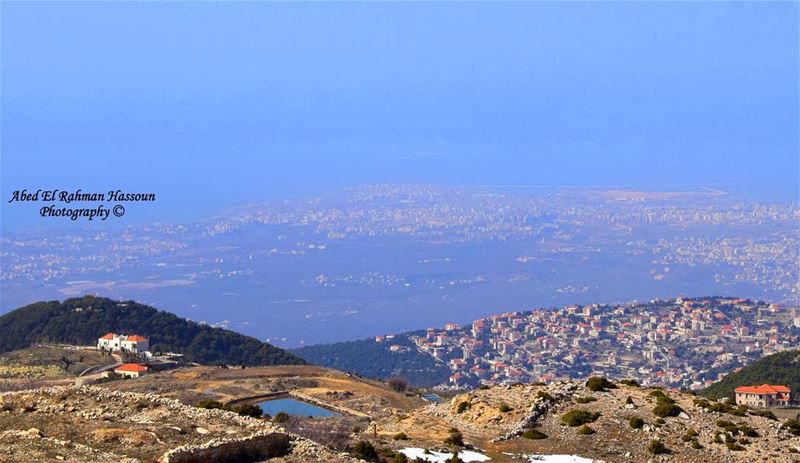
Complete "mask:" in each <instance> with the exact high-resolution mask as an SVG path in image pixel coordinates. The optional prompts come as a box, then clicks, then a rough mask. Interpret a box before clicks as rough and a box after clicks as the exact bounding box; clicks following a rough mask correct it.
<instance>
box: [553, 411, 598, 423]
mask: <svg viewBox="0 0 800 463" xmlns="http://www.w3.org/2000/svg"><path fill="white" fill-rule="evenodd" d="M598 418H600V413H599V412H590V411H588V410H580V409H576V410H570V411H568V412H567V413H564V414H563V415H561V422H562V423H564V424H566V425H567V426H572V427H575V426H581V425H584V424H588V423H594V422H595V421H597V419H598Z"/></svg>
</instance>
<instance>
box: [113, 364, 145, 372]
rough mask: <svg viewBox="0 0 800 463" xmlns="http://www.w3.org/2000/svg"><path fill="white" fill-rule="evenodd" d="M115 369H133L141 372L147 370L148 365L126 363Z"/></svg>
mask: <svg viewBox="0 0 800 463" xmlns="http://www.w3.org/2000/svg"><path fill="white" fill-rule="evenodd" d="M114 371H133V372H137V373H141V372H143V371H147V367H146V366H144V365H137V364H135V363H124V364H122V365H120V366H118V367H117V368H114Z"/></svg>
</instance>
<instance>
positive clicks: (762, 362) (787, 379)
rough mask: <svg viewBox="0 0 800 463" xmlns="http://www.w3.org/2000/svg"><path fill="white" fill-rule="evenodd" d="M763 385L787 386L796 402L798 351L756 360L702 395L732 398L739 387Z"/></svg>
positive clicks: (799, 374) (799, 366)
mask: <svg viewBox="0 0 800 463" xmlns="http://www.w3.org/2000/svg"><path fill="white" fill-rule="evenodd" d="M764 383H769V384H782V385H785V386H789V388H791V390H792V397H793V398H794V399H795V400H797V398H798V396H800V394H799V393H800V350H790V351H786V352H780V353H777V354H773V355H768V356H766V357H764V358H761V359H759V360H756V361H755V362H753V363H751V364H750V365H747V366H746V367H744V368H742V369H741V370H739V371H737V372H734V373H731V374H729V375H727V376H725V377H724V378H722V380H720V381H717V382H716V383H714V384H712V385H711V386H709V387H708V388H706V389H705V390H704V391H703V395H705V396H707V397H713V398H720V397H730V398H733V397H734V392H733V391H734V390H735V389H736V388H737V387H739V386H755V385H759V384H764Z"/></svg>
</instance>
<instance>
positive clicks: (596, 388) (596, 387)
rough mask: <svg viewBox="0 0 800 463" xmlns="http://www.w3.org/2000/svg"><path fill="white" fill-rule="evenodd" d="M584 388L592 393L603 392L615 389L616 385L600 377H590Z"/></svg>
mask: <svg viewBox="0 0 800 463" xmlns="http://www.w3.org/2000/svg"><path fill="white" fill-rule="evenodd" d="M586 387H587V388H588V389H589V390H590V391H593V392H604V391H607V390H609V389H616V388H617V385H616V384H614V383H612V382H611V381H609V380H607V379H606V378H604V377H602V376H592V377H591V378H589V379H588V380H587V381H586Z"/></svg>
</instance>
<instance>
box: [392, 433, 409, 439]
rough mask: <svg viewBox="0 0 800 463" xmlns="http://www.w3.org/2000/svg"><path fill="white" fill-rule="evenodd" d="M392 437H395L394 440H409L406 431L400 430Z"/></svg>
mask: <svg viewBox="0 0 800 463" xmlns="http://www.w3.org/2000/svg"><path fill="white" fill-rule="evenodd" d="M392 439H394V440H408V436H406V433H404V432H398V433H397V434H395V435H394V436H392Z"/></svg>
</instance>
